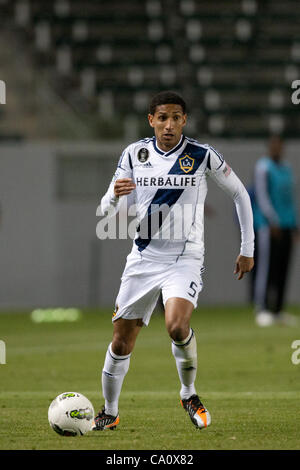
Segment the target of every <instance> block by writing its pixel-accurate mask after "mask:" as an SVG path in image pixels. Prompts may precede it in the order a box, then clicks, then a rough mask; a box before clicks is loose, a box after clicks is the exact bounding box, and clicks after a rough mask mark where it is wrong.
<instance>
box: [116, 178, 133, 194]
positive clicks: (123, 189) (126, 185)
mask: <svg viewBox="0 0 300 470" xmlns="http://www.w3.org/2000/svg"><path fill="white" fill-rule="evenodd" d="M134 189H135V183H134V182H133V180H132V179H131V178H120V179H119V180H117V181H116V182H115V185H114V193H115V196H116V197H120V196H127V195H128V194H130V193H131V192H132V191H133V190H134Z"/></svg>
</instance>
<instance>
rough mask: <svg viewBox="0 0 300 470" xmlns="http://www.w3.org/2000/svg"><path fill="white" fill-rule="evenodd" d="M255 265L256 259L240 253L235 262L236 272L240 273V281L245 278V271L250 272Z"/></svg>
mask: <svg viewBox="0 0 300 470" xmlns="http://www.w3.org/2000/svg"><path fill="white" fill-rule="evenodd" d="M253 266H254V259H253V258H248V257H247V256H242V255H239V256H238V257H237V259H236V262H235V270H234V274H238V281H239V280H240V279H242V278H243V276H244V274H245V273H249V272H250V271H251V269H252V268H253Z"/></svg>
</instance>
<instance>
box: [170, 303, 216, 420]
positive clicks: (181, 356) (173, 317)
mask: <svg viewBox="0 0 300 470" xmlns="http://www.w3.org/2000/svg"><path fill="white" fill-rule="evenodd" d="M193 310H194V304H193V303H192V302H190V301H189V300H187V299H185V298H179V297H171V298H169V299H168V300H167V301H166V303H165V321H166V327H167V330H168V333H169V335H170V337H171V339H172V353H173V356H174V358H175V361H176V367H177V371H178V376H179V379H180V382H181V389H180V398H181V400H180V401H181V405H182V406H183V408H184V409H185V410H186V411H187V412H188V414H189V416H190V418H191V420H192V423H193V424H194V425H195V426H196V427H197V428H200V429H202V428H206V427H207V426H209V425H210V423H211V417H210V414H209V412H208V410H207V409H206V408H205V407H204V405H203V403H202V402H201V401H200V398H199V396H198V395H197V392H196V389H195V379H196V374H197V343H196V338H195V333H194V331H193V330H192V328H191V327H190V320H191V316H192V312H193Z"/></svg>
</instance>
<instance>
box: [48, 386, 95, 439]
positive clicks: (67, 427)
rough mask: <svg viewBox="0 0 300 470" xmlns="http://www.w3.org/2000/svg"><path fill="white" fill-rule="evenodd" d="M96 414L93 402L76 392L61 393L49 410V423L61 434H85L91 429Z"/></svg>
mask: <svg viewBox="0 0 300 470" xmlns="http://www.w3.org/2000/svg"><path fill="white" fill-rule="evenodd" d="M94 416H95V412H94V408H93V405H92V404H91V402H90V401H89V400H88V399H87V398H86V397H85V396H84V395H82V394H81V393H76V392H66V393H61V394H60V395H58V396H57V397H56V398H55V399H54V400H53V402H52V403H51V405H50V406H49V410H48V420H49V424H50V426H51V427H52V429H53V430H54V431H55V432H57V433H58V434H60V435H61V436H83V434H85V433H87V432H88V431H91V429H92V425H93V421H94Z"/></svg>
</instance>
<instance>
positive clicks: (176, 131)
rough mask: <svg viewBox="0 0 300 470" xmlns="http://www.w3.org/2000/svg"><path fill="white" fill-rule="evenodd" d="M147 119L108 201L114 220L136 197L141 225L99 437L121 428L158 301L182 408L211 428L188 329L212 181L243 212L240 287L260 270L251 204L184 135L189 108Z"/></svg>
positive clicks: (167, 99)
mask: <svg viewBox="0 0 300 470" xmlns="http://www.w3.org/2000/svg"><path fill="white" fill-rule="evenodd" d="M148 120H149V124H150V126H151V127H152V128H153V129H154V134H155V135H154V137H152V138H147V139H143V140H140V141H138V142H135V143H133V144H131V145H129V146H128V147H127V148H126V149H125V150H124V152H123V153H122V155H121V158H120V160H119V164H118V168H117V170H116V173H115V175H114V178H113V180H112V182H111V184H110V186H109V188H108V191H107V193H106V194H105V195H104V197H103V198H102V200H101V211H102V214H103V215H105V214H110V215H111V214H113V213H116V212H117V211H118V208H119V206H120V204H121V200H122V198H124V196H128V195H129V194H132V193H134V194H135V201H136V205H137V214H138V220H139V224H138V227H137V230H136V235H135V239H134V241H133V247H132V251H131V253H130V254H129V255H128V257H127V262H126V266H125V269H124V272H123V276H122V282H121V286H120V290H119V293H118V296H117V299H116V305H115V311H114V314H113V320H112V321H113V338H112V342H111V344H109V346H108V350H107V353H106V357H105V361H104V367H103V371H102V392H103V396H104V399H105V405H104V408H103V409H102V411H100V412H99V414H98V415H97V416H96V418H95V422H94V430H103V429H109V428H110V429H113V428H115V427H116V426H117V424H118V423H119V409H118V400H119V396H120V393H121V388H122V384H123V380H124V377H125V375H126V373H127V371H128V368H129V363H130V356H131V353H132V351H133V349H134V345H135V341H136V338H137V335H138V334H139V332H140V330H141V327H142V326H143V325H148V323H149V321H150V318H151V314H152V312H153V310H154V307H155V304H156V302H157V299H158V297H159V295H160V292H161V293H162V298H163V303H164V309H165V324H166V328H167V331H168V334H169V336H170V338H171V341H172V353H173V356H174V358H175V361H176V366H177V370H178V375H179V380H180V383H181V389H180V401H181V405H182V407H183V408H184V410H186V411H187V413H188V415H189V417H190V418H191V421H192V423H193V424H194V425H195V426H196V427H197V428H200V429H201V428H205V427H207V426H209V424H210V422H211V417H210V414H209V412H208V410H207V409H206V408H205V406H204V405H203V404H202V402H201V401H200V398H199V396H198V394H197V391H196V389H195V379H196V372H197V344H196V336H195V332H194V331H193V329H192V328H191V326H190V320H191V316H192V312H193V310H194V308H196V306H197V298H198V294H199V293H200V291H201V289H202V279H201V274H202V272H203V260H204V241H203V209H204V202H205V197H206V193H207V183H206V177H207V176H209V177H211V178H212V179H213V180H214V181H215V182H216V183H217V184H218V185H219V186H220V187H221V188H222V189H223V190H224V191H225V192H226V193H227V194H229V195H230V196H231V197H232V199H233V201H234V203H235V206H236V210H237V214H238V219H239V223H240V229H241V248H240V253H239V255H238V257H237V259H236V265H235V272H234V273H235V274H236V275H237V277H238V279H242V278H243V276H244V274H245V273H247V272H249V271H250V270H251V269H252V267H253V264H254V262H253V251H254V231H253V217H252V208H251V203H250V198H249V195H248V193H247V191H246V189H245V188H244V186H243V184H242V183H241V181H240V180H239V178H238V177H237V176H236V175H235V173H234V172H233V170H232V169H231V168H230V167H229V165H228V164H227V163H226V162H225V161H224V159H223V157H222V156H221V155H220V154H219V153H218V152H217V151H216V150H214V149H213V148H212V147H211V146H209V145H207V144H205V145H203V144H201V143H199V142H198V141H196V140H194V139H190V138H188V137H185V136H184V135H183V133H182V132H183V128H184V126H185V124H186V121H187V113H186V103H185V102H184V100H183V99H182V98H181V97H180V96H179V95H177V94H175V93H173V92H161V93H159V94H157V95H155V96H154V97H153V98H152V100H151V103H150V110H149V114H148ZM182 226H183V230H182V231H180V228H182Z"/></svg>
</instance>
